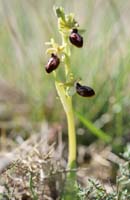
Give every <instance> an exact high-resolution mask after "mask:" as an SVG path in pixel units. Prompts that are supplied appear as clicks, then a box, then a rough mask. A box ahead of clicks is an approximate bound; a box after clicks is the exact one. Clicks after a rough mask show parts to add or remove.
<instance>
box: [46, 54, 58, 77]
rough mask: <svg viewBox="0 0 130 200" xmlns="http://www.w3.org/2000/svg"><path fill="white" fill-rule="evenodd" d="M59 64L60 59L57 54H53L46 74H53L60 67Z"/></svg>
mask: <svg viewBox="0 0 130 200" xmlns="http://www.w3.org/2000/svg"><path fill="white" fill-rule="evenodd" d="M59 64H60V59H59V58H58V56H57V55H56V54H53V53H52V54H51V58H50V59H49V61H48V63H47V65H46V66H45V69H46V72H47V73H51V72H52V71H53V70H55V69H56V68H57V67H58V65H59Z"/></svg>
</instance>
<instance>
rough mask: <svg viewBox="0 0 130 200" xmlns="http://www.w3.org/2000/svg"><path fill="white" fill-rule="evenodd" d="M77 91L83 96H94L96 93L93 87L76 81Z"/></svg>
mask: <svg viewBox="0 0 130 200" xmlns="http://www.w3.org/2000/svg"><path fill="white" fill-rule="evenodd" d="M76 92H77V93H78V94H79V95H80V96H82V97H92V96H94V95H95V92H94V90H93V89H92V88H91V87H88V86H84V85H80V84H79V83H76Z"/></svg>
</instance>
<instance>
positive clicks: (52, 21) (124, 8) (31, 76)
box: [0, 0, 130, 146]
mask: <svg viewBox="0 0 130 200" xmlns="http://www.w3.org/2000/svg"><path fill="white" fill-rule="evenodd" d="M54 5H55V6H63V7H64V9H65V11H66V12H67V13H69V12H73V13H75V18H76V20H77V21H78V22H79V24H80V27H81V28H83V29H86V32H85V33H84V34H83V37H84V47H83V48H82V49H77V48H74V47H72V50H73V55H72V59H71V64H72V69H73V72H74V73H75V74H76V76H79V77H81V78H82V83H83V84H86V85H88V86H91V87H93V88H94V89H95V91H96V96H95V97H94V98H92V99H84V98H81V97H79V96H78V95H75V96H74V105H75V111H76V112H79V113H80V114H81V116H82V117H83V118H84V120H85V119H87V120H90V122H92V124H90V126H91V125H93V126H94V127H97V128H99V129H101V130H102V131H104V132H105V133H106V134H109V135H110V136H112V138H114V140H113V145H114V144H116V145H115V146H118V145H119V146H120V145H124V144H126V143H127V142H129V141H130V89H129V87H130V75H129V73H130V20H129V19H130V12H129V11H130V1H129V0H125V1H122V0H107V1H104V0H82V1H76V0H72V1H63V0H48V1H45V0H37V1H36V0H21V1H20V0H0V93H1V94H0V120H1V122H5V121H9V120H12V119H13V121H15V122H16V121H18V119H19V118H20V119H23V118H22V117H21V116H24V117H25V116H26V117H25V118H26V120H25V123H26V121H33V122H42V121H44V120H45V121H48V122H49V123H53V122H58V123H61V124H63V123H64V119H65V115H64V111H62V106H61V104H60V101H59V100H58V99H57V98H56V96H57V94H56V91H55V87H54V81H53V77H52V75H47V74H46V73H45V70H44V66H45V64H46V63H47V60H48V57H47V56H46V55H45V50H46V45H45V42H46V41H49V40H50V38H51V37H54V38H55V40H56V41H58V42H61V40H60V37H59V33H58V30H57V19H56V17H55V15H54V12H53V6H54ZM81 121H82V120H81ZM81 121H80V120H78V119H77V118H76V127H77V133H78V134H79V135H82V134H83V135H84V137H85V138H86V137H88V138H89V141H90V142H91V141H93V139H95V136H93V133H94V134H95V130H94V129H93V127H90V128H89V129H88V127H85V125H84V124H83V123H82V122H81ZM64 126H66V125H64ZM86 126H88V125H86ZM82 130H85V131H84V132H83V131H82ZM88 138H87V139H86V140H85V141H87V140H88ZM81 141H82V139H81ZM86 143H87V142H86Z"/></svg>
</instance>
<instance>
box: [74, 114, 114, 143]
mask: <svg viewBox="0 0 130 200" xmlns="http://www.w3.org/2000/svg"><path fill="white" fill-rule="evenodd" d="M76 115H77V117H78V119H79V120H80V122H82V123H83V124H84V126H85V127H86V128H87V129H89V131H91V133H93V134H94V135H96V136H97V137H98V138H99V139H101V140H103V141H104V142H110V141H111V139H112V138H111V136H110V135H108V134H106V133H105V132H104V131H102V130H101V129H99V128H97V127H96V126H95V125H94V124H93V123H92V122H91V121H90V120H88V119H87V118H85V117H83V116H82V115H81V114H80V113H78V112H76Z"/></svg>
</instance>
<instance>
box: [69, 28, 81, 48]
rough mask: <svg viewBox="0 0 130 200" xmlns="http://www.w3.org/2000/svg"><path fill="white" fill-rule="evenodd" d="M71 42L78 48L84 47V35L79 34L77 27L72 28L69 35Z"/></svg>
mask: <svg viewBox="0 0 130 200" xmlns="http://www.w3.org/2000/svg"><path fill="white" fill-rule="evenodd" d="M69 40H70V42H71V43H72V44H73V45H75V46H76V47H78V48H81V47H83V37H82V36H81V35H79V34H78V30H77V29H76V28H75V29H73V30H72V32H71V34H70V36H69Z"/></svg>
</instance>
